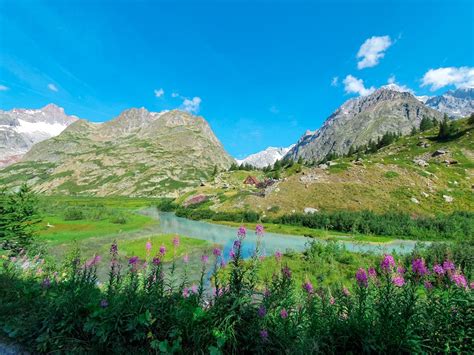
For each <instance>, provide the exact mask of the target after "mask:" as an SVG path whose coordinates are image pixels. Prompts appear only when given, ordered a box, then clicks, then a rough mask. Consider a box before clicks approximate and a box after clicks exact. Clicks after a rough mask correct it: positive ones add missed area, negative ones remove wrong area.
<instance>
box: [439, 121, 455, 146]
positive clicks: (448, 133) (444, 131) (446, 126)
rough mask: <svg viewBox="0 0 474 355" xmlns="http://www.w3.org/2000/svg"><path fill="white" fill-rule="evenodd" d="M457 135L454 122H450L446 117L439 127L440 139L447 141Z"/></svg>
mask: <svg viewBox="0 0 474 355" xmlns="http://www.w3.org/2000/svg"><path fill="white" fill-rule="evenodd" d="M455 133H457V131H456V128H455V126H454V124H453V123H452V122H450V121H449V120H448V117H447V116H446V115H445V117H444V120H443V121H442V122H441V123H440V125H439V131H438V139H439V140H446V139H449V138H451V137H452V136H453V135H454V134H455Z"/></svg>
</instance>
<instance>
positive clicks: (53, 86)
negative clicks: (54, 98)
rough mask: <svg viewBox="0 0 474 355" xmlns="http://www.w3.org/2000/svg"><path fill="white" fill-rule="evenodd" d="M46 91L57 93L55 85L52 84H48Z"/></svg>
mask: <svg viewBox="0 0 474 355" xmlns="http://www.w3.org/2000/svg"><path fill="white" fill-rule="evenodd" d="M48 89H49V90H51V91H54V92H58V88H57V87H56V85H54V84H52V83H49V84H48Z"/></svg>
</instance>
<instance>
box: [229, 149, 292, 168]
mask: <svg viewBox="0 0 474 355" xmlns="http://www.w3.org/2000/svg"><path fill="white" fill-rule="evenodd" d="M293 146H294V144H292V145H291V146H289V147H286V148H281V147H280V148H277V147H268V148H267V149H265V150H262V151H261V152H258V153H255V154H251V155H249V156H248V157H246V158H244V159H242V160H239V159H236V160H237V163H238V164H239V165H240V164H249V165H252V166H254V167H256V168H264V167H266V166H269V165H273V164H274V163H275V162H276V161H277V160H280V159H282V158H283V157H284V156H285V155H286V154H287V153H288V152H289V151H290V149H291V148H293Z"/></svg>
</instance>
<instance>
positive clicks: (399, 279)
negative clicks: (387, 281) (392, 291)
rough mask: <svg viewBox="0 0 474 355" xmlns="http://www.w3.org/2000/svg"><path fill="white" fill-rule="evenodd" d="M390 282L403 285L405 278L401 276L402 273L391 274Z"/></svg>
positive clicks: (399, 285) (398, 285)
mask: <svg viewBox="0 0 474 355" xmlns="http://www.w3.org/2000/svg"><path fill="white" fill-rule="evenodd" d="M392 282H393V284H394V285H395V286H397V287H402V286H403V285H405V279H404V278H403V276H402V275H395V276H393V277H392Z"/></svg>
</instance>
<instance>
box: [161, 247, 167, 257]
mask: <svg viewBox="0 0 474 355" xmlns="http://www.w3.org/2000/svg"><path fill="white" fill-rule="evenodd" d="M165 253H166V247H165V246H164V245H161V247H160V254H161V255H165Z"/></svg>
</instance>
